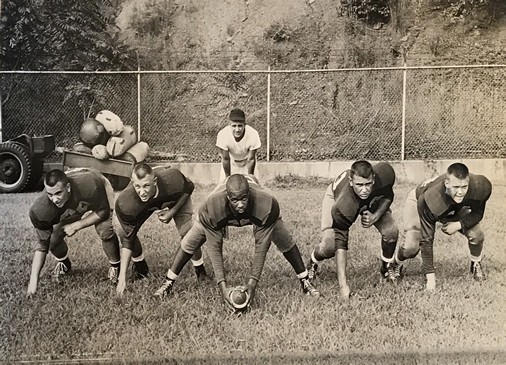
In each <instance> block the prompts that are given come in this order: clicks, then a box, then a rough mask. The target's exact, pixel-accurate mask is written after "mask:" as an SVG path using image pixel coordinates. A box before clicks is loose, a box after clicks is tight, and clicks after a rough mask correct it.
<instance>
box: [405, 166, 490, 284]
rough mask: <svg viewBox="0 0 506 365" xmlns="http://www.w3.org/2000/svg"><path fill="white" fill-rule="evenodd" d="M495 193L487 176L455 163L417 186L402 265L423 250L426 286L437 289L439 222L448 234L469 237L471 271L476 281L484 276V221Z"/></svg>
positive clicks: (407, 221)
mask: <svg viewBox="0 0 506 365" xmlns="http://www.w3.org/2000/svg"><path fill="white" fill-rule="evenodd" d="M491 194H492V184H491V183H490V181H489V180H488V179H487V178H486V177H485V176H483V175H474V174H470V173H469V170H468V168H467V166H466V165H464V164H462V163H454V164H452V165H450V166H449V167H448V169H447V171H446V174H443V175H440V176H438V177H436V178H433V179H430V180H428V181H425V182H424V183H422V184H420V185H419V186H417V187H416V188H415V189H413V190H412V191H411V192H410V193H409V194H408V198H407V199H406V203H405V205H404V232H405V237H406V239H405V240H404V242H403V243H402V244H401V245H400V247H399V250H398V252H397V254H396V256H395V260H396V262H397V263H399V264H400V265H401V267H402V264H403V262H404V260H406V259H409V258H413V257H415V256H416V255H417V254H418V252H419V251H420V249H421V253H422V263H423V264H422V265H423V271H424V273H425V274H426V280H427V281H426V289H427V290H428V291H432V290H434V289H435V288H436V275H435V270H434V263H433V262H434V254H433V245H434V235H435V231H436V223H437V222H441V223H442V224H443V227H442V228H441V231H442V232H443V233H445V234H447V235H452V234H454V233H456V232H459V233H461V234H463V235H464V236H466V238H467V241H468V245H469V252H470V256H471V269H470V271H471V273H472V274H473V277H474V279H475V280H478V281H480V280H482V279H483V278H484V273H483V269H482V267H481V252H482V250H483V241H484V240H485V237H484V234H483V231H482V229H481V227H480V224H479V223H480V221H481V220H482V218H483V214H484V213H485V204H486V202H487V200H488V199H489V198H490V195H491Z"/></svg>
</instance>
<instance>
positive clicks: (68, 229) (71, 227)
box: [62, 222, 79, 237]
mask: <svg viewBox="0 0 506 365" xmlns="http://www.w3.org/2000/svg"><path fill="white" fill-rule="evenodd" d="M62 229H63V232H64V233H65V234H66V235H67V236H68V237H71V236H73V235H74V234H75V233H76V232H77V231H79V226H78V225H77V223H76V222H75V223H70V224H66V225H64V226H63V228H62Z"/></svg>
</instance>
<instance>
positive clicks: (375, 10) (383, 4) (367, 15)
mask: <svg viewBox="0 0 506 365" xmlns="http://www.w3.org/2000/svg"><path fill="white" fill-rule="evenodd" d="M390 1H391V0H390ZM390 1H389V0H341V11H342V12H343V13H346V14H347V15H348V16H350V17H353V18H357V19H360V20H363V21H365V22H366V23H369V24H374V23H384V24H387V23H389V22H390V6H389V2H390ZM394 1H396V0H394Z"/></svg>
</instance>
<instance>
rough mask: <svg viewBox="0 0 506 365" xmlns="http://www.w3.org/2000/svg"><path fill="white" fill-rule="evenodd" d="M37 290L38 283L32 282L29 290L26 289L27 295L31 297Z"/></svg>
mask: <svg viewBox="0 0 506 365" xmlns="http://www.w3.org/2000/svg"><path fill="white" fill-rule="evenodd" d="M36 291H37V284H33V283H30V285H28V290H27V291H26V296H27V297H31V296H32V295H34V294H35V292H36Z"/></svg>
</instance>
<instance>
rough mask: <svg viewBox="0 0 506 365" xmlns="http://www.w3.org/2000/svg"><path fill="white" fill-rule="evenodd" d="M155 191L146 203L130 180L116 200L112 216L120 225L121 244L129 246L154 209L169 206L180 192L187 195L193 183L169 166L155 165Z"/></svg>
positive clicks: (174, 202) (174, 201)
mask: <svg viewBox="0 0 506 365" xmlns="http://www.w3.org/2000/svg"><path fill="white" fill-rule="evenodd" d="M153 173H154V175H155V177H156V183H157V187H158V191H157V193H156V195H155V196H154V197H153V198H152V199H150V200H149V201H147V202H143V201H141V199H140V198H139V196H138V195H137V193H136V192H135V189H134V187H133V184H132V183H130V184H129V185H128V186H127V187H126V188H125V189H124V190H123V191H122V192H121V193H120V194H119V195H118V198H117V199H116V208H115V209H116V215H117V216H118V221H119V223H120V224H121V227H122V228H123V232H121V243H122V244H123V245H124V246H125V247H131V245H133V240H134V239H135V237H136V235H137V232H138V231H139V229H140V227H141V226H142V225H143V224H144V222H145V221H146V220H147V219H148V218H149V217H150V216H151V214H153V212H154V211H156V210H159V209H165V208H172V207H173V206H174V205H176V203H177V202H178V201H179V198H181V196H182V195H183V194H188V195H191V194H192V193H193V189H194V188H195V185H194V184H193V182H192V181H191V180H190V179H188V178H187V177H186V176H184V175H183V174H182V173H181V171H179V170H177V169H173V168H165V167H155V168H154V169H153Z"/></svg>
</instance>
